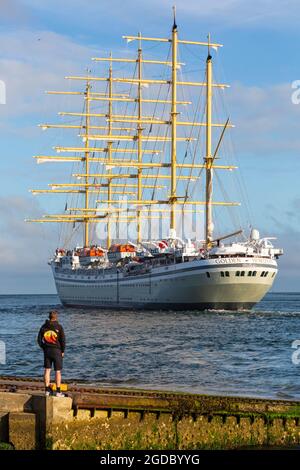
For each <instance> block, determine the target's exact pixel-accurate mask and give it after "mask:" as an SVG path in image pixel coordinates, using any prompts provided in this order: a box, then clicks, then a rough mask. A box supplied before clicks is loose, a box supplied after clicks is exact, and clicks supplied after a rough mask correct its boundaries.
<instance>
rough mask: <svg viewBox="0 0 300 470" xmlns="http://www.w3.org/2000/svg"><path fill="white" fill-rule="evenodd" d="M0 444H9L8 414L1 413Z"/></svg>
mask: <svg viewBox="0 0 300 470" xmlns="http://www.w3.org/2000/svg"><path fill="white" fill-rule="evenodd" d="M0 442H8V413H6V412H0Z"/></svg>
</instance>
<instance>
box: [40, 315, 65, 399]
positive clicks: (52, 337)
mask: <svg viewBox="0 0 300 470" xmlns="http://www.w3.org/2000/svg"><path fill="white" fill-rule="evenodd" d="M38 343H39V346H40V347H41V348H42V349H43V351H44V367H45V372H44V382H45V392H46V396H49V395H50V394H51V392H52V390H51V388H50V374H51V367H52V364H53V365H54V370H55V383H56V394H55V395H56V396H57V397H63V396H64V394H63V393H61V391H60V385H61V371H62V368H63V357H64V352H65V346H66V340H65V333H64V330H63V327H62V326H61V325H60V324H59V323H58V312H57V311H56V310H52V311H51V312H50V313H49V320H46V321H45V323H44V324H43V326H42V327H41V329H40V331H39V334H38Z"/></svg>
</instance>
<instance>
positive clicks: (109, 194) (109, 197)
mask: <svg viewBox="0 0 300 470" xmlns="http://www.w3.org/2000/svg"><path fill="white" fill-rule="evenodd" d="M108 83H109V91H108V97H109V101H108V135H109V136H111V135H112V120H111V119H112V113H113V109H112V103H113V81H112V54H111V53H110V65H109V79H108ZM112 145H113V141H112V140H108V142H107V156H108V164H111V160H112ZM108 168H109V169H108V171H107V172H108V181H107V200H108V201H111V200H112V187H111V184H112V181H111V178H109V175H110V173H111V167H110V166H109V167H108ZM108 208H110V203H108ZM106 228H107V240H106V246H107V249H108V248H109V247H110V245H111V217H110V214H109V216H108V218H107V225H106Z"/></svg>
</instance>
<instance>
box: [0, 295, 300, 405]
mask: <svg viewBox="0 0 300 470" xmlns="http://www.w3.org/2000/svg"><path fill="white" fill-rule="evenodd" d="M52 308H56V309H58V310H59V312H60V316H59V318H60V322H61V323H62V325H63V326H64V329H65V333H66V337H67V349H66V354H65V360H64V371H63V373H64V377H65V378H67V379H74V380H75V381H78V382H88V383H91V384H98V385H103V386H114V387H135V388H147V389H160V390H174V391H187V392H193V393H211V394H226V395H243V396H256V397H270V398H271V397H272V398H284V399H300V363H299V364H298V365H297V363H296V362H298V361H297V360H296V361H293V360H292V355H293V353H294V358H296V359H297V358H299V359H300V354H299V355H297V350H296V349H293V348H292V343H293V342H294V341H295V340H300V293H271V294H268V295H267V296H266V297H265V298H264V300H263V301H262V302H260V303H259V304H258V305H257V306H256V307H255V309H254V310H253V311H251V312H243V313H231V312H225V311H224V312H205V313H203V312H194V311H193V312H190V311H182V312H173V311H169V312H161V311H151V312H148V311H141V312H138V311H112V310H100V309H79V308H74V309H72V308H64V307H62V306H61V304H60V303H59V299H58V297H57V296H56V295H6V296H0V341H2V343H1V344H2V347H3V343H5V349H6V363H5V364H1V363H0V375H19V376H21V375H22V376H32V377H41V376H42V373H43V355H42V352H41V350H40V349H39V347H38V345H37V342H36V337H37V334H38V330H39V328H40V326H41V324H42V323H43V322H44V320H45V319H46V317H47V315H48V312H49V310H50V309H52ZM299 345H300V341H299Z"/></svg>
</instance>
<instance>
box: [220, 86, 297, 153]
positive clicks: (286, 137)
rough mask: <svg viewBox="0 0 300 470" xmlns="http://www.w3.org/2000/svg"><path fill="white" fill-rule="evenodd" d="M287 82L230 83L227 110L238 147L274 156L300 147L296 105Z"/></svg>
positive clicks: (291, 151)
mask: <svg viewBox="0 0 300 470" xmlns="http://www.w3.org/2000/svg"><path fill="white" fill-rule="evenodd" d="M293 91H294V90H293V89H292V87H291V83H283V84H277V85H270V86H265V87H264V88H263V87H255V86H247V85H244V84H242V83H233V84H232V89H231V90H230V91H229V92H228V101H229V109H230V111H231V116H232V120H233V122H235V123H236V126H237V128H236V130H234V131H233V132H234V137H235V138H236V139H237V142H238V145H239V150H241V151H242V152H243V151H244V149H247V153H248V154H256V155H258V156H261V155H262V154H263V155H264V156H266V155H267V156H271V155H272V156H274V155H279V154H283V153H284V154H285V155H286V154H287V153H294V152H298V151H299V150H300V141H299V138H298V130H299V119H300V104H299V105H296V104H293V103H292V100H291V97H292V92H293Z"/></svg>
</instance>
